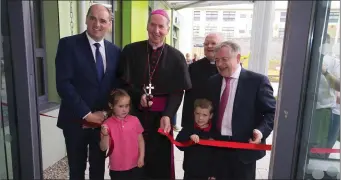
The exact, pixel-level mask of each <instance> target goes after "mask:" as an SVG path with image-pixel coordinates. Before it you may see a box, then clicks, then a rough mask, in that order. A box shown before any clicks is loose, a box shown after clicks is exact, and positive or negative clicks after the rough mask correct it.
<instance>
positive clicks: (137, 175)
mask: <svg viewBox="0 0 341 180" xmlns="http://www.w3.org/2000/svg"><path fill="white" fill-rule="evenodd" d="M110 178H111V179H112V180H142V179H145V176H144V170H143V168H138V167H135V168H133V169H130V170H127V171H113V170H110Z"/></svg>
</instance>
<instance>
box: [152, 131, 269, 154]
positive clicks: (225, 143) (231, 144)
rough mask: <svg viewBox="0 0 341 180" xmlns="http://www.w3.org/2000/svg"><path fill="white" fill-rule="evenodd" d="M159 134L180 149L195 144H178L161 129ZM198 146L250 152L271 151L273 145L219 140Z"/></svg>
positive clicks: (201, 142)
mask: <svg viewBox="0 0 341 180" xmlns="http://www.w3.org/2000/svg"><path fill="white" fill-rule="evenodd" d="M158 132H159V133H160V134H163V135H165V136H167V138H168V139H169V140H170V141H171V142H172V143H173V144H175V145H176V146H179V147H188V146H191V145H193V144H195V143H194V142H193V141H187V142H178V141H175V140H174V139H173V137H172V136H171V135H169V134H168V133H165V132H164V131H163V129H161V128H160V129H159V130H158ZM197 144H200V145H204V146H214V147H223V148H234V149H248V150H266V151H270V150H271V145H268V144H251V143H241V142H230V141H217V140H205V139H200V140H199V142H198V143H197Z"/></svg>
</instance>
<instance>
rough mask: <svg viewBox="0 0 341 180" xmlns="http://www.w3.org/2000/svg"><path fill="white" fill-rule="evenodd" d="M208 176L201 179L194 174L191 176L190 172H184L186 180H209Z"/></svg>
mask: <svg viewBox="0 0 341 180" xmlns="http://www.w3.org/2000/svg"><path fill="white" fill-rule="evenodd" d="M208 178H209V177H208V176H206V177H201V176H197V175H193V174H189V173H188V172H186V171H185V172H184V180H208Z"/></svg>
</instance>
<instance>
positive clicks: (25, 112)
mask: <svg viewBox="0 0 341 180" xmlns="http://www.w3.org/2000/svg"><path fill="white" fill-rule="evenodd" d="M7 3H8V4H7V9H10V11H8V19H9V32H10V39H9V41H10V44H11V47H13V48H12V51H11V60H12V61H11V62H12V63H11V67H8V68H10V69H11V72H12V76H11V77H8V78H7V77H6V81H8V80H10V79H9V78H11V80H12V81H10V82H12V84H13V85H12V88H13V89H11V90H9V91H11V93H12V94H10V96H11V97H13V99H11V100H13V103H12V106H9V118H10V131H11V132H12V130H17V131H16V132H17V133H16V135H17V137H12V141H16V142H17V147H16V148H15V149H16V150H17V153H16V154H13V156H14V157H13V159H12V160H13V169H17V170H16V171H15V172H14V179H43V175H42V173H43V171H42V156H41V139H40V118H39V111H38V97H37V93H36V75H35V71H34V69H35V67H34V61H35V58H34V57H35V55H34V46H33V36H32V30H33V29H32V21H31V16H32V14H31V2H30V1H11V0H8V2H7ZM11 97H10V98H11ZM12 148H13V147H12Z"/></svg>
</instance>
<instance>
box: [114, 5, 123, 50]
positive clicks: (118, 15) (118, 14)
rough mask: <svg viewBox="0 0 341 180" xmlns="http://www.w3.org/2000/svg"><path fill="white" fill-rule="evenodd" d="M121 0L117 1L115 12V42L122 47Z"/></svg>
mask: <svg viewBox="0 0 341 180" xmlns="http://www.w3.org/2000/svg"><path fill="white" fill-rule="evenodd" d="M120 7H121V1H116V12H115V14H114V17H115V20H114V23H115V29H114V30H115V44H116V45H117V46H119V47H121V48H122V25H121V23H122V9H121V8H120Z"/></svg>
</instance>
